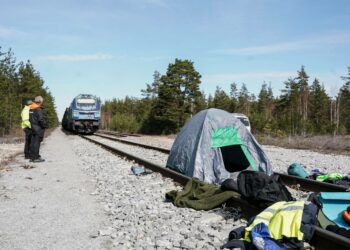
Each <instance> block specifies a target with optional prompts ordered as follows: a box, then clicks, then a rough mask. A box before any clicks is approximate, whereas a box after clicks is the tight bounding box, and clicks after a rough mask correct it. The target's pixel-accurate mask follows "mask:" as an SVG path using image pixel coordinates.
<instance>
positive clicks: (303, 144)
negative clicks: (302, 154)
mask: <svg viewBox="0 0 350 250" xmlns="http://www.w3.org/2000/svg"><path fill="white" fill-rule="evenodd" d="M258 138H259V142H260V143H261V144H264V145H274V146H279V147H284V148H294V149H307V150H312V151H317V152H321V153H336V154H344V155H350V135H346V136H330V135H318V136H306V137H303V136H293V137H283V138H276V137H271V136H258Z"/></svg>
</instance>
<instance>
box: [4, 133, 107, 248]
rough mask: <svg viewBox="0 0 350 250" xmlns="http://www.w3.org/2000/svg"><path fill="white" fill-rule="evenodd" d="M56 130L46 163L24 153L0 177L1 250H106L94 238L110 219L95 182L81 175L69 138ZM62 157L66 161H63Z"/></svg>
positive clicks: (43, 151) (103, 242) (47, 147)
mask: <svg viewBox="0 0 350 250" xmlns="http://www.w3.org/2000/svg"><path fill="white" fill-rule="evenodd" d="M63 135H64V134H63V133H62V132H61V130H59V129H56V130H55V131H54V132H53V133H52V135H51V136H50V137H49V138H47V139H46V140H45V144H44V145H43V146H42V149H41V155H42V156H43V157H44V158H45V159H46V162H44V163H36V164H30V165H32V166H34V167H35V168H32V169H24V168H23V167H22V166H23V165H24V164H28V161H25V160H24V159H23V155H20V156H18V157H17V158H16V162H15V163H13V164H12V165H10V166H9V168H10V169H12V171H9V172H6V173H5V174H3V176H2V177H1V178H0V249H106V248H107V249H108V248H110V247H109V246H110V242H109V241H108V240H107V239H105V238H103V237H97V238H92V237H91V236H93V235H96V234H97V232H98V230H101V229H103V227H104V225H105V223H106V220H107V218H106V217H105V215H104V212H103V209H102V208H101V205H100V204H99V203H98V201H97V200H96V199H97V198H96V196H92V195H90V193H92V192H93V191H94V190H95V188H96V186H95V185H96V180H94V179H93V178H92V177H89V176H87V175H86V174H84V173H83V171H82V169H81V167H79V166H81V165H79V157H78V156H77V155H75V154H74V153H73V152H74V151H73V150H72V143H70V140H72V138H71V137H69V136H68V137H67V136H63ZM63 156H64V157H63Z"/></svg>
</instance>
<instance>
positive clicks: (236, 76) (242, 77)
mask: <svg viewBox="0 0 350 250" xmlns="http://www.w3.org/2000/svg"><path fill="white" fill-rule="evenodd" d="M295 75H296V72H292V71H268V72H244V73H233V74H213V75H204V76H203V82H208V83H215V84H220V83H223V82H233V81H243V82H244V81H246V80H260V81H264V80H265V81H268V80H271V79H279V78H285V79H286V80H287V79H288V77H293V76H295Z"/></svg>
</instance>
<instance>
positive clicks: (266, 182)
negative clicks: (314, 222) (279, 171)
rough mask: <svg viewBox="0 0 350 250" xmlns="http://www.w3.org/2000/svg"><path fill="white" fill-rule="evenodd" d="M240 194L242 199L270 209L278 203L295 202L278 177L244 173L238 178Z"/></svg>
mask: <svg viewBox="0 0 350 250" xmlns="http://www.w3.org/2000/svg"><path fill="white" fill-rule="evenodd" d="M237 182H238V192H239V193H240V194H241V195H242V198H243V199H245V200H247V201H249V203H252V204H255V205H256V206H259V207H268V206H270V205H272V204H273V203H275V202H277V201H293V200H294V199H293V197H292V195H291V194H290V192H289V191H288V189H287V188H286V187H285V185H284V184H283V183H282V181H281V180H280V178H279V176H278V175H272V176H268V175H266V174H264V173H263V172H256V171H249V170H246V171H242V172H241V173H239V175H238V178H237Z"/></svg>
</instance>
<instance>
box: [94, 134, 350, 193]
mask: <svg viewBox="0 0 350 250" xmlns="http://www.w3.org/2000/svg"><path fill="white" fill-rule="evenodd" d="M95 136H99V137H101V138H105V139H109V140H112V141H117V142H122V143H125V144H129V145H133V146H139V147H143V148H147V149H152V150H157V151H159V152H162V153H166V154H169V153H170V150H169V149H166V148H160V147H155V146H151V145H146V144H141V143H137V142H131V141H126V140H123V139H119V138H116V137H110V136H106V135H103V134H100V133H95ZM274 174H275V175H278V176H279V177H280V179H281V180H282V181H283V183H284V184H286V185H287V186H292V187H294V188H297V189H301V190H305V191H311V192H347V191H348V188H347V187H344V186H340V185H335V184H331V183H327V182H320V181H315V180H311V179H306V178H300V177H297V176H292V175H287V174H282V173H277V172H274Z"/></svg>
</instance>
